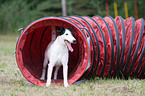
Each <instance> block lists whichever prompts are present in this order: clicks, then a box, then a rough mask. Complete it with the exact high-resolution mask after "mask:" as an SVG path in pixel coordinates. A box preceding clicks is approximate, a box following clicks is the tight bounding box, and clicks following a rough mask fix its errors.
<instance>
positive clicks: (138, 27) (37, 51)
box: [16, 16, 145, 86]
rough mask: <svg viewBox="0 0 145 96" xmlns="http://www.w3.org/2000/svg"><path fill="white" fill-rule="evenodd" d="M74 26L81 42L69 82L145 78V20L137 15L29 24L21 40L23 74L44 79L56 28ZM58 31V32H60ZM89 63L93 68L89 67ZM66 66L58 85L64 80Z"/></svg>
mask: <svg viewBox="0 0 145 96" xmlns="http://www.w3.org/2000/svg"><path fill="white" fill-rule="evenodd" d="M56 26H60V27H65V28H70V27H71V28H73V31H74V37H75V38H76V39H77V43H76V44H73V45H72V47H73V48H74V52H73V53H71V52H70V53H69V63H68V66H69V72H68V82H69V84H72V83H74V82H76V81H77V80H79V79H83V78H90V77H96V76H99V77H107V78H112V77H120V78H128V77H131V78H133V77H137V78H145V23H144V19H142V18H141V19H138V20H136V21H135V20H134V18H133V17H130V18H127V19H125V20H124V19H123V18H122V17H120V16H118V17H116V18H115V19H113V18H112V17H104V18H102V17H100V16H94V17H87V16H82V17H80V16H67V17H45V18H41V19H39V20H36V21H34V22H32V23H31V24H30V25H28V26H27V27H26V28H25V29H24V31H23V33H22V34H21V36H20V37H19V40H18V42H17V46H16V60H17V64H18V66H19V69H20V71H21V72H22V74H23V76H24V77H25V78H26V79H27V80H28V81H30V82H31V83H33V84H36V85H39V86H42V85H44V84H45V81H40V76H41V74H42V66H43V60H44V52H45V49H46V47H47V45H48V44H49V43H50V42H51V39H52V32H51V31H52V27H56ZM56 34H57V33H56ZM88 64H90V67H89V68H88V69H87V70H86V68H87V66H88ZM62 78H63V76H62V68H61V69H60V70H59V72H58V79H57V80H52V82H53V83H55V84H62V83H63V79H62Z"/></svg>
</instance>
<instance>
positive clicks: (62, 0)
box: [61, 0, 67, 16]
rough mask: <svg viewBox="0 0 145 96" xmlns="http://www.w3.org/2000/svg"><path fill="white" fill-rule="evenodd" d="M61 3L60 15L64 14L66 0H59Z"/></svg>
mask: <svg viewBox="0 0 145 96" xmlns="http://www.w3.org/2000/svg"><path fill="white" fill-rule="evenodd" d="M61 4H62V15H63V16H66V15H67V13H66V0H61Z"/></svg>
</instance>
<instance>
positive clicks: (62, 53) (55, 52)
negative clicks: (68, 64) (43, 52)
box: [48, 44, 68, 63]
mask: <svg viewBox="0 0 145 96" xmlns="http://www.w3.org/2000/svg"><path fill="white" fill-rule="evenodd" d="M48 54H49V59H51V60H53V61H55V62H58V63H62V62H63V61H66V60H67V59H68V49H67V47H66V45H59V44H58V45H56V44H53V45H52V46H51V47H50V50H49V52H48Z"/></svg>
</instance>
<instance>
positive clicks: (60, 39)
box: [40, 27, 76, 87]
mask: <svg viewBox="0 0 145 96" xmlns="http://www.w3.org/2000/svg"><path fill="white" fill-rule="evenodd" d="M56 29H57V32H58V36H57V38H56V40H55V41H54V42H51V43H50V44H49V45H48V46H47V49H46V51H45V58H44V62H43V71H42V76H41V78H40V79H41V80H44V79H45V73H46V67H47V63H48V61H49V64H48V73H47V82H46V87H48V86H49V85H50V84H51V76H52V71H53V67H54V66H55V67H56V69H55V72H54V79H57V72H58V70H59V68H60V66H62V65H63V78H64V86H65V87H67V86H69V85H68V81H67V74H68V56H69V52H68V51H71V52H73V48H72V47H71V43H76V39H75V38H74V37H73V33H72V32H73V30H72V28H68V29H65V28H64V27H57V28H56Z"/></svg>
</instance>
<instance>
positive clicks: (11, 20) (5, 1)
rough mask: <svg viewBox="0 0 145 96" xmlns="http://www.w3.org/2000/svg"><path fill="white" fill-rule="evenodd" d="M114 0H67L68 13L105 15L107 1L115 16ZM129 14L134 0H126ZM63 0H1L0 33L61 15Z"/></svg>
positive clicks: (140, 2)
mask: <svg viewBox="0 0 145 96" xmlns="http://www.w3.org/2000/svg"><path fill="white" fill-rule="evenodd" d="M113 1H114V0H66V2H67V15H81V16H82V15H84V16H94V15H100V16H102V17H104V16H105V15H106V13H105V6H104V4H105V2H108V4H109V14H110V16H112V17H113V18H114V7H113ZM116 1H117V5H118V15H120V16H122V17H123V18H125V12H124V5H123V1H122V0H116ZM126 1H127V4H128V12H129V16H133V17H134V14H135V13H134V6H133V1H134V0H126ZM136 1H137V6H138V17H139V18H141V17H143V18H145V11H144V10H145V6H143V5H144V1H143V0H136ZM61 8H62V7H61V0H0V33H2V34H7V33H16V32H17V29H19V28H20V27H23V28H24V27H26V26H27V25H28V24H30V23H31V22H33V21H34V20H36V19H38V18H42V17H46V16H61V15H62V13H61V10H62V9H61Z"/></svg>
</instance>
